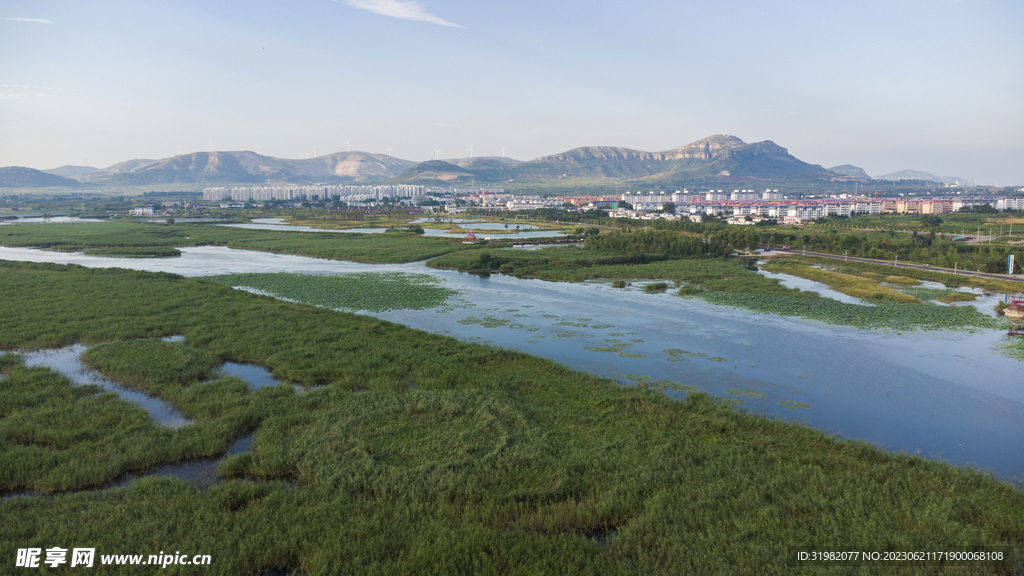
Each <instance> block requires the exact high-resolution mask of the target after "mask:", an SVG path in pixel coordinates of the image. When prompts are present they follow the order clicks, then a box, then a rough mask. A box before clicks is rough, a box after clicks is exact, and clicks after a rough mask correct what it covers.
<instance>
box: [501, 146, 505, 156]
mask: <svg viewBox="0 0 1024 576" xmlns="http://www.w3.org/2000/svg"><path fill="white" fill-rule="evenodd" d="M501 157H502V158H504V157H505V147H504V146H502V147H501Z"/></svg>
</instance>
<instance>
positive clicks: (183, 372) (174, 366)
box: [82, 338, 220, 390]
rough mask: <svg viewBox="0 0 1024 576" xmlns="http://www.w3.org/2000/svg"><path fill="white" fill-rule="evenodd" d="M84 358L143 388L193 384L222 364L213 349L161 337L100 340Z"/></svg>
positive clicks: (111, 375)
mask: <svg viewBox="0 0 1024 576" xmlns="http://www.w3.org/2000/svg"><path fill="white" fill-rule="evenodd" d="M82 361H83V362H85V364H86V365H87V366H89V367H90V368H92V369H94V370H96V371H97V372H100V373H101V374H103V375H105V376H107V377H109V378H111V379H112V380H114V381H115V382H118V383H120V384H122V385H126V386H131V387H135V388H140V389H142V390H146V389H147V388H150V387H154V386H159V385H163V384H171V383H176V384H180V385H188V384H193V383H195V382H198V381H200V380H204V379H206V378H208V377H209V376H210V375H211V374H212V373H213V371H214V369H216V367H217V366H218V365H219V364H220V360H219V359H218V358H217V355H216V354H213V353H212V352H210V351H209V350H203V349H200V348H194V347H192V346H189V345H188V344H185V343H183V342H167V341H164V340H161V339H158V338H146V339H140V340H128V341H123V342H107V343H103V344H98V345H96V346H93V347H92V348H89V349H88V350H86V351H85V352H84V353H83V354H82Z"/></svg>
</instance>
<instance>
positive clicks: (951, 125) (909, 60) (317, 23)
mask: <svg viewBox="0 0 1024 576" xmlns="http://www.w3.org/2000/svg"><path fill="white" fill-rule="evenodd" d="M129 6H130V8H129ZM1022 23H1024V7H1022V6H1020V5H1019V4H1018V3H1013V2H1009V1H972V0H960V1H948V0H918V1H909V2H901V3H899V5H892V3H884V2H876V1H868V2H858V3H836V4H829V5H827V6H824V5H823V6H819V5H810V6H806V5H803V4H802V3H799V2H782V3H778V4H774V5H772V6H763V5H761V4H759V3H755V2H751V1H733V2H725V3H718V4H715V5H713V6H710V5H703V4H697V3H686V2H684V3H668V2H659V1H652V2H645V3H641V4H631V5H630V6H623V5H619V4H615V3H609V2H598V3H588V4H587V5H585V7H584V5H580V4H576V3H571V4H563V5H557V6H549V5H546V4H540V3H536V2H525V3H520V4H517V5H516V6H515V7H509V6H486V7H484V6H479V5H476V4H473V3H469V2H464V1H428V2H418V3H417V2H402V1H399V0H346V1H335V2H332V1H326V0H325V1H318V2H312V3H309V4H306V5H302V6H301V7H296V6H292V5H280V4H278V3H273V2H252V3H250V4H247V5H246V10H244V11H241V10H238V9H237V7H235V6H231V5H222V4H219V3H215V4H212V5H209V4H206V3H200V2H184V3H181V4H176V5H174V6H163V5H159V4H155V3H154V4H150V3H142V4H137V5H136V4H132V5H128V4H120V3H115V2H102V3H99V4H92V5H77V4H63V3H58V2H27V1H22V0H15V1H13V2H9V3H7V5H6V6H5V8H4V9H3V11H2V12H0V50H2V51H3V54H4V56H3V58H2V60H0V63H2V68H0V124H2V125H3V126H4V133H5V138H4V139H3V141H2V142H0V165H4V166H8V165H15V166H29V167H32V168H37V169H48V168H55V167H57V166H59V165H63V164H75V165H89V166H95V167H100V168H102V167H106V166H109V165H112V164H115V163H118V162H122V161H125V160H128V159H131V158H137V157H141V158H151V159H156V158H164V157H170V156H174V155H176V154H178V153H189V152H196V151H204V150H207V149H208V148H209V147H210V146H211V145H212V146H213V148H214V149H216V150H253V151H259V153H261V154H264V155H268V156H276V157H281V158H299V157H300V154H306V155H311V154H312V151H313V149H314V147H315V148H316V149H317V150H318V152H319V155H323V154H326V153H332V152H340V151H345V150H346V149H349V148H350V149H351V150H352V151H365V152H373V153H378V154H385V155H386V154H388V149H389V148H390V149H391V151H390V153H391V155H392V156H393V157H398V158H404V159H408V160H414V161H424V160H432V159H434V158H435V156H437V155H439V156H441V157H448V158H461V157H468V156H469V152H468V150H469V148H470V147H473V149H474V152H473V154H474V156H501V155H502V152H503V148H504V155H505V156H508V157H511V158H516V159H519V160H530V159H533V158H537V157H542V156H546V155H550V154H557V153H560V152H564V151H566V150H570V149H572V148H576V147H580V146H622V147H626V148H633V149H638V150H644V151H652V152H653V151H661V150H669V149H672V148H675V147H677V146H681V145H684V144H687V143H690V142H693V141H696V140H699V139H701V138H704V137H706V136H710V135H713V134H732V135H735V136H737V137H739V138H741V139H743V140H744V141H746V142H757V141H761V140H772V141H774V142H776V143H777V144H779V145H781V146H784V147H786V148H788V149H789V151H790V153H792V154H793V155H794V156H796V157H797V158H800V159H801V160H804V161H807V162H811V163H814V164H820V165H822V166H824V167H826V168H827V167H830V166H835V165H839V164H854V165H856V166H859V167H861V168H863V169H864V170H866V171H867V172H868V173H869V174H871V175H873V176H875V175H881V174H886V173H890V172H894V171H897V170H903V169H913V170H922V171H926V172H930V173H932V174H936V175H939V176H956V177H960V178H965V179H968V180H973V181H975V182H976V183H978V184H995V185H1015V184H1021V183H1024V152H1022V151H1024V99H1021V98H1020V97H1019V95H1020V94H1021V93H1022V92H1024V91H1022V88H1024V75H1021V74H1020V73H1019V70H1021V69H1024V41H1022V40H1020V39H1019V37H1018V36H1017V35H1016V32H1015V30H1016V29H1018V28H1019V26H1020V25H1021V24H1022ZM97 30H103V34H102V35H97V34H96V31H97ZM346 143H348V144H346ZM436 150H440V153H439V154H438V153H437V152H436Z"/></svg>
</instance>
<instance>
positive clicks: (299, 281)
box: [206, 272, 458, 312]
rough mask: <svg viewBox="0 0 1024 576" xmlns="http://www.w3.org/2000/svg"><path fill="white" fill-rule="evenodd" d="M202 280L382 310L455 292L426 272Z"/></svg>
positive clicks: (422, 304) (426, 303)
mask: <svg viewBox="0 0 1024 576" xmlns="http://www.w3.org/2000/svg"><path fill="white" fill-rule="evenodd" d="M206 280H209V281H211V282H217V283H220V284H226V285H228V286H238V287H243V288H251V289H255V290H258V291H260V292H262V293H266V294H270V295H273V296H275V297H278V298H286V299H288V300H295V301H298V302H305V303H306V304H313V305H315V306H325V307H327V308H334V309H338V308H344V309H347V310H367V311H370V312H384V311H387V310H397V309H402V308H411V309H414V310H423V309H426V308H433V307H435V306H441V305H444V304H445V303H446V302H447V301H448V299H449V298H452V297H454V296H456V295H457V294H458V292H456V291H455V290H452V289H450V288H445V287H444V286H441V285H439V284H440V281H439V280H438V278H436V277H434V276H430V275H429V274H404V273H401V272H391V273H377V272H363V273H353V274H343V275H340V276H334V275H331V276H328V275H309V274H295V273H290V272H276V273H270V274H224V275H220V276H207V277H206Z"/></svg>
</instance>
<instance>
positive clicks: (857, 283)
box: [764, 258, 920, 304]
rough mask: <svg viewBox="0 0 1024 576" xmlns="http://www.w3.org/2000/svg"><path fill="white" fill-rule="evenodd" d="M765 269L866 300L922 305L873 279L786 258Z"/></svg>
mask: <svg viewBox="0 0 1024 576" xmlns="http://www.w3.org/2000/svg"><path fill="white" fill-rule="evenodd" d="M764 269H765V270H768V271H769V272H781V273H783V274H790V275H792V276H798V277H800V278H806V279H807V280H814V281H815V282H821V283H823V284H826V285H828V287H829V288H831V289H832V290H835V291H836V292H841V293H843V294H846V295H848V296H854V297H856V298H862V299H865V300H881V301H888V302H905V303H908V304H916V303H920V301H919V300H918V299H917V298H914V297H913V296H911V295H909V294H904V293H902V292H898V291H896V290H893V289H892V288H888V287H886V286H883V285H882V284H879V283H878V282H877V281H875V280H873V279H871V278H865V277H863V276H857V275H853V274H843V273H841V272H830V271H828V270H822V269H820V268H815V267H813V266H807V265H805V264H801V263H799V262H796V261H794V260H789V259H785V258H779V259H778V260H775V259H773V260H771V261H769V262H768V263H767V264H766V265H765V266H764ZM908 280H911V282H914V280H913V279H911V278H908Z"/></svg>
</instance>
